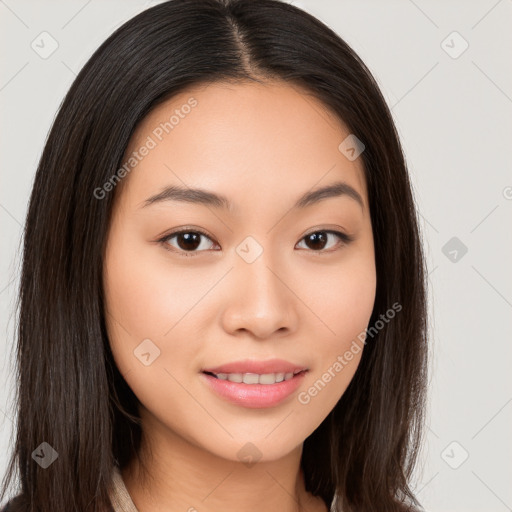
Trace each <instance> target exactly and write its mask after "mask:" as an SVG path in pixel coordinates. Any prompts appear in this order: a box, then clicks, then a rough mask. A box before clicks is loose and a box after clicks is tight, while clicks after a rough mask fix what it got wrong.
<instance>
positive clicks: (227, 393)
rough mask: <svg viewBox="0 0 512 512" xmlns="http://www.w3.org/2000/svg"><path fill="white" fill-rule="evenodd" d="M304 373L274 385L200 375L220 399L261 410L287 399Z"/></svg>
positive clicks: (299, 382) (298, 384)
mask: <svg viewBox="0 0 512 512" xmlns="http://www.w3.org/2000/svg"><path fill="white" fill-rule="evenodd" d="M219 368H221V367H219ZM219 373H220V372H219ZM228 373H239V372H228ZM240 373H252V372H240ZM255 373H256V372H255ZM268 373H274V372H268ZM275 373H277V372H275ZM306 373H307V371H303V372H301V373H298V374H297V375H294V376H293V377H292V378H291V379H290V380H283V381H282V382H277V383H275V384H244V383H238V382H231V381H229V380H222V379H218V378H217V377H214V376H213V375H209V374H207V373H204V371H203V372H202V373H201V374H200V375H201V378H203V379H204V382H205V383H206V384H207V385H208V387H209V388H210V389H211V390H212V391H214V392H215V393H216V394H217V395H219V396H220V397H221V398H222V399H224V400H227V401H229V402H231V403H233V404H235V405H240V406H242V407H247V408H249V409H262V408H268V407H275V406H277V405H279V404H280V403H281V402H283V401H284V400H285V399H286V398H288V397H289V396H290V395H291V394H292V393H293V392H294V391H295V390H296V389H297V388H298V387H299V386H300V385H301V383H302V381H303V379H304V376H305V375H306Z"/></svg>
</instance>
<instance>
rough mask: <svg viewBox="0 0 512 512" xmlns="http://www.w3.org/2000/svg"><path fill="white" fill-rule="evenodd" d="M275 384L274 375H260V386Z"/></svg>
mask: <svg viewBox="0 0 512 512" xmlns="http://www.w3.org/2000/svg"><path fill="white" fill-rule="evenodd" d="M244 382H245V381H244ZM276 382H277V381H276V374H275V373H265V374H263V375H260V384H275V383H276Z"/></svg>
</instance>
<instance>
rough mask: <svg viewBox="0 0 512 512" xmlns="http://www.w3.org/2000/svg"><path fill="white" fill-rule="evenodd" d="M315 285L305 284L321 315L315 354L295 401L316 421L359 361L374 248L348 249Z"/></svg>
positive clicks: (335, 399)
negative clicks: (313, 363)
mask: <svg viewBox="0 0 512 512" xmlns="http://www.w3.org/2000/svg"><path fill="white" fill-rule="evenodd" d="M314 285H315V286H313V283H311V284H310V285H308V290H307V293H309V297H310V298H311V302H310V303H312V304H314V306H312V308H311V309H312V310H313V311H315V313H316V312H318V317H319V318H320V320H321V326H319V327H318V329H317V330H316V331H315V332H316V333H317V334H315V336H314V339H315V344H314V349H315V350H316V351H317V359H316V366H315V368H314V372H312V373H311V374H310V375H308V377H307V379H306V382H305V384H304V388H303V392H302V393H301V394H299V395H298V402H299V404H301V407H305V411H308V412H309V413H310V414H311V415H312V417H316V418H318V419H319V420H320V419H323V418H324V417H325V416H326V415H327V414H328V413H329V412H330V411H331V410H332V408H333V407H334V406H335V405H336V403H337V402H338V400H339V399H340V398H341V396H342V395H343V393H344V392H345V390H346V388H347V386H348V385H349V384H350V381H351V380H352V378H353V376H354V374H355V372H356V370H357V367H358V365H359V362H360V360H361V356H362V351H363V349H364V339H365V334H364V333H365V329H366V328H367V327H368V322H369V320H370V317H371V314H372V311H373V306H374V301H375V291H376V269H375V261H374V257H373V251H371V250H360V251H353V252H351V253H350V256H349V257H347V258H346V260H345V261H344V262H343V264H342V265H339V267H338V269H337V270H336V272H333V269H332V268H326V269H325V272H317V273H316V274H315V279H314ZM320 332H322V334H321V335H320V334H319V333H320Z"/></svg>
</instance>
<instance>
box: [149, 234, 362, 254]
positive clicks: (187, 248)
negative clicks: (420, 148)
mask: <svg viewBox="0 0 512 512" xmlns="http://www.w3.org/2000/svg"><path fill="white" fill-rule="evenodd" d="M330 237H331V239H332V238H338V239H339V240H341V244H340V245H346V244H348V243H350V242H351V241H352V240H353V237H351V236H350V235H347V234H346V233H342V232H341V231H332V230H317V231H313V232H311V233H309V234H307V235H306V236H304V237H303V238H302V239H301V240H300V242H302V241H303V240H304V241H305V243H306V244H307V245H308V246H307V247H306V249H308V248H309V249H311V250H312V251H313V252H319V253H321V252H333V251H331V250H330V249H331V248H332V245H331V246H330V247H327V248H326V245H327V242H328V241H329V238H330ZM202 238H204V239H206V240H209V241H210V243H208V242H204V240H201V239H202ZM173 239H176V245H174V244H172V243H171V240H173ZM158 242H160V243H162V244H163V246H164V248H165V249H166V250H168V251H172V252H176V253H178V254H179V255H180V256H195V254H194V253H198V252H203V251H205V250H208V249H211V248H212V247H211V245H212V244H214V245H215V243H214V242H213V240H212V239H211V238H210V236H209V235H207V234H206V233H205V232H204V231H201V230H198V229H194V230H192V229H189V228H186V229H181V230H179V231H175V232H173V233H170V234H168V235H165V236H164V237H163V238H161V239H160V240H158Z"/></svg>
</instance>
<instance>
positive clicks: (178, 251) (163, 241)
mask: <svg viewBox="0 0 512 512" xmlns="http://www.w3.org/2000/svg"><path fill="white" fill-rule="evenodd" d="M181 233H195V234H199V235H203V236H204V237H206V238H208V239H209V240H211V241H212V242H213V240H212V239H211V237H210V236H209V235H208V234H207V233H205V232H204V231H202V230H200V229H197V228H194V229H189V228H184V229H180V230H178V231H173V232H172V233H169V234H168V235H165V236H164V237H162V238H160V239H159V240H157V242H158V243H161V244H162V245H163V247H164V249H165V250H167V251H170V252H172V253H174V254H179V255H180V256H184V257H193V256H196V255H197V254H200V253H202V252H204V251H183V250H182V249H176V248H171V247H170V246H169V244H168V243H167V242H168V241H169V240H170V239H171V238H174V237H175V236H177V235H180V234H181ZM315 233H329V234H332V235H336V236H337V237H338V238H339V239H340V240H341V241H342V244H343V245H348V244H349V243H350V242H352V241H353V240H354V237H353V236H351V235H347V234H346V233H343V232H341V231H334V230H331V229H317V230H315V231H311V232H309V233H307V234H305V235H304V236H303V237H302V238H301V239H300V242H302V240H304V239H305V238H307V237H308V236H310V235H313V234H315ZM336 250H337V249H334V250H333V249H321V250H319V251H315V250H312V249H310V250H309V252H313V253H318V254H323V253H330V252H334V251H336Z"/></svg>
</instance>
